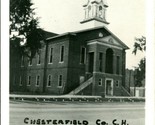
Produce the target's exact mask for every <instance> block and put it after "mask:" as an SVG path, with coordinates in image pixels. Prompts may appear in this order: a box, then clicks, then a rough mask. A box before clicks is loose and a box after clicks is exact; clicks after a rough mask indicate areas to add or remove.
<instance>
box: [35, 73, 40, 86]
mask: <svg viewBox="0 0 155 125" xmlns="http://www.w3.org/2000/svg"><path fill="white" fill-rule="evenodd" d="M39 84H40V75H37V76H36V86H39Z"/></svg>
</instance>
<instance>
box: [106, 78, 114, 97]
mask: <svg viewBox="0 0 155 125" xmlns="http://www.w3.org/2000/svg"><path fill="white" fill-rule="evenodd" d="M105 89H106V90H105V91H106V95H107V96H113V80H112V79H107V80H106V87H105Z"/></svg>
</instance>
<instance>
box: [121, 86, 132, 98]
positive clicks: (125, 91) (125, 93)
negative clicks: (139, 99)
mask: <svg viewBox="0 0 155 125" xmlns="http://www.w3.org/2000/svg"><path fill="white" fill-rule="evenodd" d="M121 90H122V96H131V94H130V93H129V92H128V91H127V89H125V88H124V87H123V86H122V89H121Z"/></svg>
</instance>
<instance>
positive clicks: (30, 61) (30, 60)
mask: <svg viewBox="0 0 155 125" xmlns="http://www.w3.org/2000/svg"><path fill="white" fill-rule="evenodd" d="M29 66H32V58H30V59H29Z"/></svg>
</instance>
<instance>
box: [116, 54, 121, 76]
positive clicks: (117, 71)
mask: <svg viewBox="0 0 155 125" xmlns="http://www.w3.org/2000/svg"><path fill="white" fill-rule="evenodd" d="M119 69H120V57H119V56H117V59H116V74H118V75H119V73H120V72H119Z"/></svg>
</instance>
